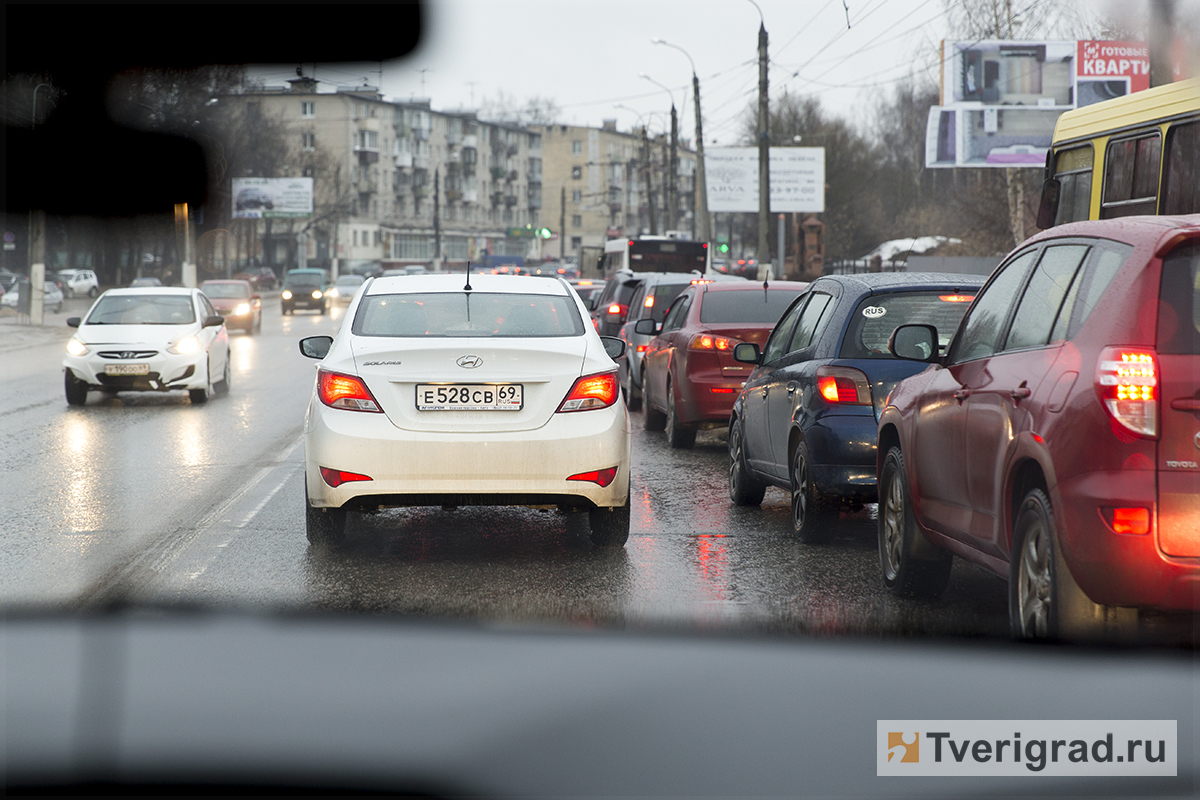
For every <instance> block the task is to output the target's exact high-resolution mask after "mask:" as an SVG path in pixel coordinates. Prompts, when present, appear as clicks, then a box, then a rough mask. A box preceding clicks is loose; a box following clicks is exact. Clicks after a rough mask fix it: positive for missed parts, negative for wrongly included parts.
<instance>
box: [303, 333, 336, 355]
mask: <svg viewBox="0 0 1200 800" xmlns="http://www.w3.org/2000/svg"><path fill="white" fill-rule="evenodd" d="M331 347H333V337H332V336H308V337H306V338H304V339H301V340H300V352H301V353H303V354H304V355H305V356H307V357H309V358H324V357H325V356H327V355H329V348H331Z"/></svg>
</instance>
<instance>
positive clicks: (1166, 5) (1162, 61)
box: [1148, 0, 1175, 88]
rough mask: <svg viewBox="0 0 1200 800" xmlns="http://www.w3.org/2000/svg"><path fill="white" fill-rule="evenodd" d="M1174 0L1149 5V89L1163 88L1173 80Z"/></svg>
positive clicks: (1153, 2)
mask: <svg viewBox="0 0 1200 800" xmlns="http://www.w3.org/2000/svg"><path fill="white" fill-rule="evenodd" d="M1174 17H1175V2H1174V0H1151V3H1150V36H1149V37H1148V38H1149V39H1150V87H1151V88H1154V87H1155V86H1163V85H1165V84H1168V83H1171V82H1172V81H1173V80H1175V74H1174V64H1172V63H1171V60H1172V58H1171V57H1172V55H1173V54H1172V52H1171V50H1172V48H1171V40H1172V39H1173V33H1172V30H1171V28H1172V25H1174Z"/></svg>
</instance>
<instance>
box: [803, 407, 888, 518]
mask: <svg viewBox="0 0 1200 800" xmlns="http://www.w3.org/2000/svg"><path fill="white" fill-rule="evenodd" d="M864 410H865V411H866V413H864V414H862V415H852V416H845V415H840V414H839V415H824V416H821V417H818V418H817V420H816V422H815V423H814V424H813V425H812V426H811V427H809V428H808V429H807V430H806V431H805V432H804V441H805V442H806V443H807V444H808V451H809V453H810V454H811V455H812V459H813V467H812V474H813V481H814V482H815V483H816V485H817V488H818V489H819V490H820V491H821V492H822V493H824V494H831V495H837V496H840V497H852V498H856V499H858V500H861V501H862V502H864V503H873V502H875V499H876V485H877V484H876V476H875V450H876V439H877V437H878V425H877V423H876V422H875V415H874V413H873V412H872V411H871V410H870V409H869V408H864Z"/></svg>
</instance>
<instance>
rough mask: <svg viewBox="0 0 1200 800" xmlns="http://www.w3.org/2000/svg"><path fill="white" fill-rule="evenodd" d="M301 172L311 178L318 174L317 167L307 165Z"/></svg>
mask: <svg viewBox="0 0 1200 800" xmlns="http://www.w3.org/2000/svg"><path fill="white" fill-rule="evenodd" d="M300 174H301V175H303V176H304V177H306V178H311V177H313V176H314V175H316V174H317V171H316V170H315V169H313V168H312V167H305V168H304V169H303V170H302V171H301V173H300Z"/></svg>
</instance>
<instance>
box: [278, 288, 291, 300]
mask: <svg viewBox="0 0 1200 800" xmlns="http://www.w3.org/2000/svg"><path fill="white" fill-rule="evenodd" d="M279 296H280V297H282V298H283V299H284V300H291V299H292V293H291V292H290V291H288V290H287V289H284V290H283V294H281V295H279Z"/></svg>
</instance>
